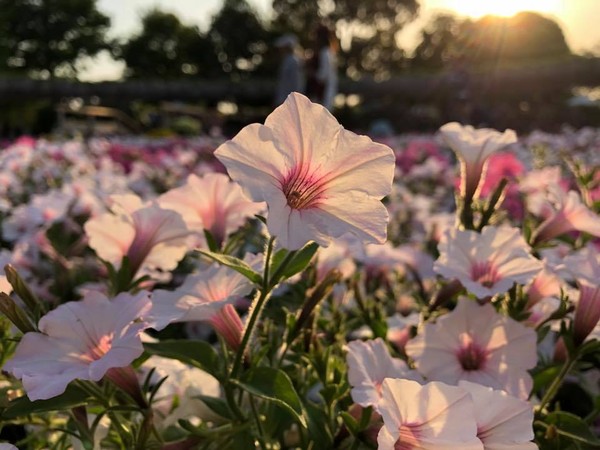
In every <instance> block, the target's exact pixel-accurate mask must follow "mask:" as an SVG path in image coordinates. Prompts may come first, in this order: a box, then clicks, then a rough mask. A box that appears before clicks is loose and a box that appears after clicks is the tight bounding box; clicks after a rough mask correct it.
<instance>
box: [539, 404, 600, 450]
mask: <svg viewBox="0 0 600 450" xmlns="http://www.w3.org/2000/svg"><path fill="white" fill-rule="evenodd" d="M546 422H547V423H549V424H552V425H554V427H555V428H556V432H557V433H558V434H559V435H561V436H564V437H566V438H569V439H571V440H573V441H575V442H581V443H584V444H586V445H591V446H593V447H595V448H600V439H598V438H597V437H596V436H595V435H594V433H592V431H591V430H590V427H589V425H588V424H587V423H585V422H584V420H583V419H581V418H580V417H578V416H576V415H575V414H571V413H569V412H566V411H554V412H552V413H550V414H548V416H547V417H546Z"/></svg>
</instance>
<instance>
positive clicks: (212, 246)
mask: <svg viewBox="0 0 600 450" xmlns="http://www.w3.org/2000/svg"><path fill="white" fill-rule="evenodd" d="M204 237H205V238H206V244H207V245H208V249H209V250H210V251H211V252H213V253H214V252H218V251H219V244H217V241H216V240H215V237H214V236H213V235H212V233H211V232H210V231H209V230H207V229H206V228H205V229H204Z"/></svg>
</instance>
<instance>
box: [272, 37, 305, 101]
mask: <svg viewBox="0 0 600 450" xmlns="http://www.w3.org/2000/svg"><path fill="white" fill-rule="evenodd" d="M297 46H298V38H297V37H296V36H295V35H293V34H284V35H283V36H281V37H280V38H279V39H277V40H276V41H275V47H276V48H278V49H279V52H280V54H281V64H280V66H279V73H278V76H277V87H276V91H275V102H274V103H275V106H279V105H281V104H282V103H283V102H284V101H285V99H286V98H287V96H288V95H289V94H291V93H292V92H300V93H304V87H305V84H306V81H305V78H304V65H303V63H302V61H301V60H300V58H299V57H298V55H297V54H296V48H297Z"/></svg>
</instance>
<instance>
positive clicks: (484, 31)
mask: <svg viewBox="0 0 600 450" xmlns="http://www.w3.org/2000/svg"><path fill="white" fill-rule="evenodd" d="M470 49H471V53H473V55H472V56H473V58H474V60H475V61H478V62H496V61H499V62H505V61H523V60H532V59H544V58H556V57H563V56H568V55H570V54H571V52H570V50H569V46H568V45H567V42H566V40H565V36H564V34H563V32H562V30H561V28H560V26H559V25H558V24H557V23H556V22H555V21H554V20H552V19H550V18H548V17H544V16H542V15H540V14H537V13H533V12H522V13H519V14H517V15H515V16H513V17H509V18H502V17H494V16H486V17H483V18H481V19H480V20H478V21H477V22H475V23H474V24H473V29H472V34H471V40H470Z"/></svg>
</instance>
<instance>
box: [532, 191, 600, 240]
mask: <svg viewBox="0 0 600 450" xmlns="http://www.w3.org/2000/svg"><path fill="white" fill-rule="evenodd" d="M552 194H553V201H552V202H551V205H552V208H553V211H552V213H551V214H550V215H549V217H548V218H547V219H546V220H544V222H542V223H541V224H540V226H539V227H538V228H537V229H536V230H535V231H534V232H533V245H536V244H540V243H543V242H547V241H549V240H551V239H554V238H555V237H557V236H560V235H562V234H565V233H568V232H571V231H583V232H586V233H589V234H591V235H593V236H598V237H600V216H599V215H598V214H596V213H594V212H593V211H591V210H590V209H589V208H588V207H587V206H586V205H585V204H584V203H583V202H582V201H581V196H580V195H579V194H578V193H577V192H575V191H569V192H568V193H565V192H564V191H562V190H560V189H554V190H553V191H552Z"/></svg>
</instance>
